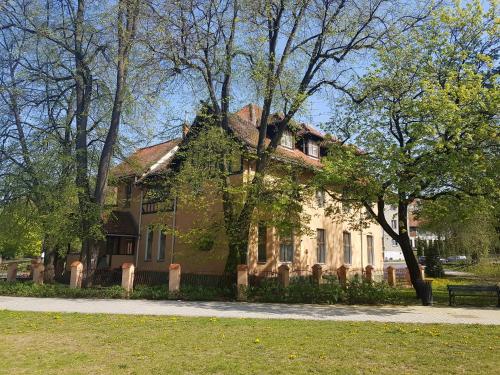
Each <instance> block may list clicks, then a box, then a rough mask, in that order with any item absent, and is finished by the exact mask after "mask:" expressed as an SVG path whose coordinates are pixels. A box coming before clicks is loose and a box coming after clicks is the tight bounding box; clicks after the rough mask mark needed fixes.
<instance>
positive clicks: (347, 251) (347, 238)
mask: <svg viewBox="0 0 500 375" xmlns="http://www.w3.org/2000/svg"><path fill="white" fill-rule="evenodd" d="M343 240H344V263H348V264H351V262H352V258H351V256H352V251H351V233H349V232H344V235H343Z"/></svg>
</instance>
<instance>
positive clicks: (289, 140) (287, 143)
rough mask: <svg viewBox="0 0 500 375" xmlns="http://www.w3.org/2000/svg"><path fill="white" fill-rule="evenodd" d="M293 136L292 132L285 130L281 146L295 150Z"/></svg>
mask: <svg viewBox="0 0 500 375" xmlns="http://www.w3.org/2000/svg"><path fill="white" fill-rule="evenodd" d="M293 143H294V142H293V134H292V132H290V131H288V130H285V131H284V132H283V135H282V136H281V142H280V144H281V145H282V146H283V147H286V148H293Z"/></svg>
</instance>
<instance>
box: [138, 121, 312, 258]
mask: <svg viewBox="0 0 500 375" xmlns="http://www.w3.org/2000/svg"><path fill="white" fill-rule="evenodd" d="M254 157H255V156H254V155H253V153H252V151H251V150H248V149H247V148H246V147H245V145H244V144H243V142H241V141H240V140H238V139H235V138H233V137H231V136H229V135H228V134H227V133H226V132H225V131H224V130H223V129H221V128H220V126H218V123H217V122H216V121H214V119H213V117H212V116H210V115H209V116H204V115H203V113H200V114H199V115H198V117H197V119H196V120H195V122H194V124H193V125H192V127H191V129H190V132H189V135H188V137H187V140H186V142H185V143H184V144H183V145H182V146H181V149H180V150H179V152H178V153H177V155H176V158H175V160H174V161H173V168H172V170H171V171H169V172H168V174H167V175H166V176H163V178H161V179H160V181H152V182H151V184H152V187H153V189H148V190H147V193H146V194H147V196H146V199H149V198H153V200H162V201H163V202H164V204H165V206H166V207H167V208H168V209H167V210H166V212H165V213H164V215H162V216H160V217H161V219H160V220H159V221H160V223H170V222H172V217H171V215H172V213H171V212H170V211H171V210H170V208H171V207H172V204H173V202H172V197H175V204H176V209H177V210H182V212H183V213H184V214H187V215H189V217H193V218H194V219H193V220H192V222H191V223H190V228H189V229H188V230H184V231H181V230H178V229H172V228H171V227H170V226H169V225H167V226H165V225H164V227H163V230H165V231H166V232H170V233H171V232H172V231H174V234H175V236H176V237H177V238H181V239H182V240H183V241H184V242H185V243H190V244H191V245H192V246H193V248H195V249H199V250H210V249H211V246H212V245H213V244H214V242H215V241H216V239H218V238H224V235H223V234H225V228H226V223H225V218H226V216H225V215H224V211H223V208H221V200H222V196H223V195H227V196H229V197H230V199H231V203H232V205H233V207H235V208H236V209H238V208H240V207H241V206H242V205H244V202H245V197H246V195H247V194H248V193H247V192H248V189H249V188H250V186H249V184H248V183H246V181H245V179H246V178H247V177H248V176H244V175H243V174H242V173H241V169H242V168H243V166H242V165H241V161H242V159H245V160H249V159H250V160H251V159H252V158H254ZM222 162H225V163H227V164H228V165H227V166H221V163H222ZM303 172H304V171H303V170H302V168H301V167H299V166H295V165H293V164H291V163H286V162H282V161H279V162H276V163H273V164H272V165H271V166H270V175H272V178H268V179H266V180H265V182H264V184H263V186H262V190H261V192H260V194H259V197H258V201H257V203H256V211H255V214H254V215H253V216H252V224H254V225H257V224H264V225H266V226H269V227H273V228H276V229H277V230H278V232H279V233H280V234H285V235H290V234H292V232H293V233H294V234H296V235H299V234H301V233H305V232H308V230H309V228H308V227H307V224H308V223H309V220H310V217H309V215H307V214H306V213H305V212H304V211H303V203H304V202H308V201H311V200H312V197H313V192H312V190H311V186H310V185H307V184H305V183H304V181H303V179H302V178H301V177H302V174H303ZM228 180H229V181H230V183H229V184H228V183H227V181H228ZM145 183H146V184H148V182H147V181H145ZM155 195H159V196H155ZM229 246H231V244H229Z"/></svg>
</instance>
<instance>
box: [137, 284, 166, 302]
mask: <svg viewBox="0 0 500 375" xmlns="http://www.w3.org/2000/svg"><path fill="white" fill-rule="evenodd" d="M130 298H131V299H154V300H159V299H168V286H166V285H156V286H147V285H138V286H136V287H135V288H134V290H133V291H132V293H130Z"/></svg>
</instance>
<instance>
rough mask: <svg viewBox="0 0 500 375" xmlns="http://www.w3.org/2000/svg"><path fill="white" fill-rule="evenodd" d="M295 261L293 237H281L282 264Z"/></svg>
mask: <svg viewBox="0 0 500 375" xmlns="http://www.w3.org/2000/svg"><path fill="white" fill-rule="evenodd" d="M292 261H293V235H290V236H280V262H292Z"/></svg>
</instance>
